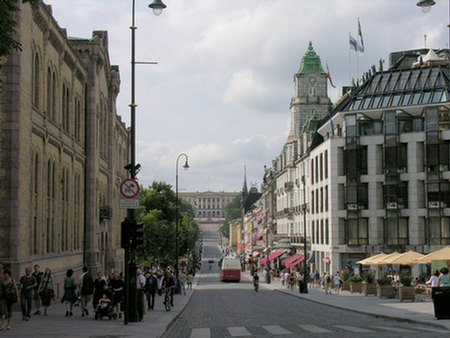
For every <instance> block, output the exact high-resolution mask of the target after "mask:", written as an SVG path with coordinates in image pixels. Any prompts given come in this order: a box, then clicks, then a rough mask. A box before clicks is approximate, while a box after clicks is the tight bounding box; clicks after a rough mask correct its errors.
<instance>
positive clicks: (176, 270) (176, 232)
mask: <svg viewBox="0 0 450 338" xmlns="http://www.w3.org/2000/svg"><path fill="white" fill-rule="evenodd" d="M181 157H184V158H185V162H184V165H183V169H184V170H188V169H189V164H188V156H187V155H186V154H185V153H181V154H180V155H178V157H177V164H176V168H175V173H176V175H175V195H176V201H175V202H176V211H175V226H176V229H175V236H176V237H175V275H176V276H177V292H179V285H180V282H179V280H178V274H179V270H178V250H179V241H180V234H179V231H178V220H179V216H178V161H179V160H180V158H181Z"/></svg>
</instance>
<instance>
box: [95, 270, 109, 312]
mask: <svg viewBox="0 0 450 338" xmlns="http://www.w3.org/2000/svg"><path fill="white" fill-rule="evenodd" d="M105 285H106V281H105V279H104V278H103V274H102V273H101V272H97V278H96V279H95V281H94V298H93V299H92V306H93V307H94V310H95V309H96V308H97V305H98V302H99V300H100V299H101V298H102V296H103V292H104V291H103V290H104V289H105Z"/></svg>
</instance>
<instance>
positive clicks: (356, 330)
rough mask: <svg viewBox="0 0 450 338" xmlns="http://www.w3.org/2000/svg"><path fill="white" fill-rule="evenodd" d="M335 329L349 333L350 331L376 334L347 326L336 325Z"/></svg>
mask: <svg viewBox="0 0 450 338" xmlns="http://www.w3.org/2000/svg"><path fill="white" fill-rule="evenodd" d="M335 327H337V328H340V329H343V330H347V331H350V332H357V333H371V332H374V331H371V330H367V329H361V328H359V327H354V326H347V325H335Z"/></svg>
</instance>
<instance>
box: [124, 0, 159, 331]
mask: <svg viewBox="0 0 450 338" xmlns="http://www.w3.org/2000/svg"><path fill="white" fill-rule="evenodd" d="M135 3H136V0H132V11H131V26H130V29H131V103H130V115H131V126H130V161H131V162H130V163H129V164H128V165H127V166H126V167H125V169H127V170H128V171H129V173H130V177H131V179H133V180H134V179H136V175H137V173H138V171H139V170H140V165H139V164H136V107H137V104H136V102H135V88H136V86H135V66H136V64H137V63H143V64H145V63H147V64H154V62H136V53H135V50H136V46H135V44H136V39H135V35H136V28H137V27H136V25H135V12H136V11H135V7H136V6H135ZM148 6H149V7H150V8H152V9H153V13H154V14H155V15H160V14H161V13H162V10H163V9H164V8H166V7H167V6H166V5H165V4H164V3H163V2H162V1H161V0H154V1H153V2H152V3H151V4H150V5H148ZM125 224H126V226H127V227H134V226H136V211H135V209H127V218H126V220H125ZM128 230H129V229H128ZM130 240H131V241H133V238H131V239H130ZM135 259H136V257H135V249H134V248H133V246H132V245H130V241H129V240H128V239H127V244H126V245H125V304H126V305H125V306H126V309H125V314H124V324H125V325H127V324H128V322H137V321H138V319H139V318H138V315H137V311H136V310H137V296H138V295H137V294H136V292H137V290H136V260H135Z"/></svg>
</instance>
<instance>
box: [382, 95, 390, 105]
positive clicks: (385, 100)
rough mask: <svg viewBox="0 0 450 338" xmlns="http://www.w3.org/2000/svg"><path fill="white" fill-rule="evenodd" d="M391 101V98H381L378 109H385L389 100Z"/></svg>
mask: <svg viewBox="0 0 450 338" xmlns="http://www.w3.org/2000/svg"><path fill="white" fill-rule="evenodd" d="M390 99H391V96H390V95H388V96H383V101H382V102H381V105H380V108H386V107H387V106H388V103H389V100H390Z"/></svg>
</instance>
